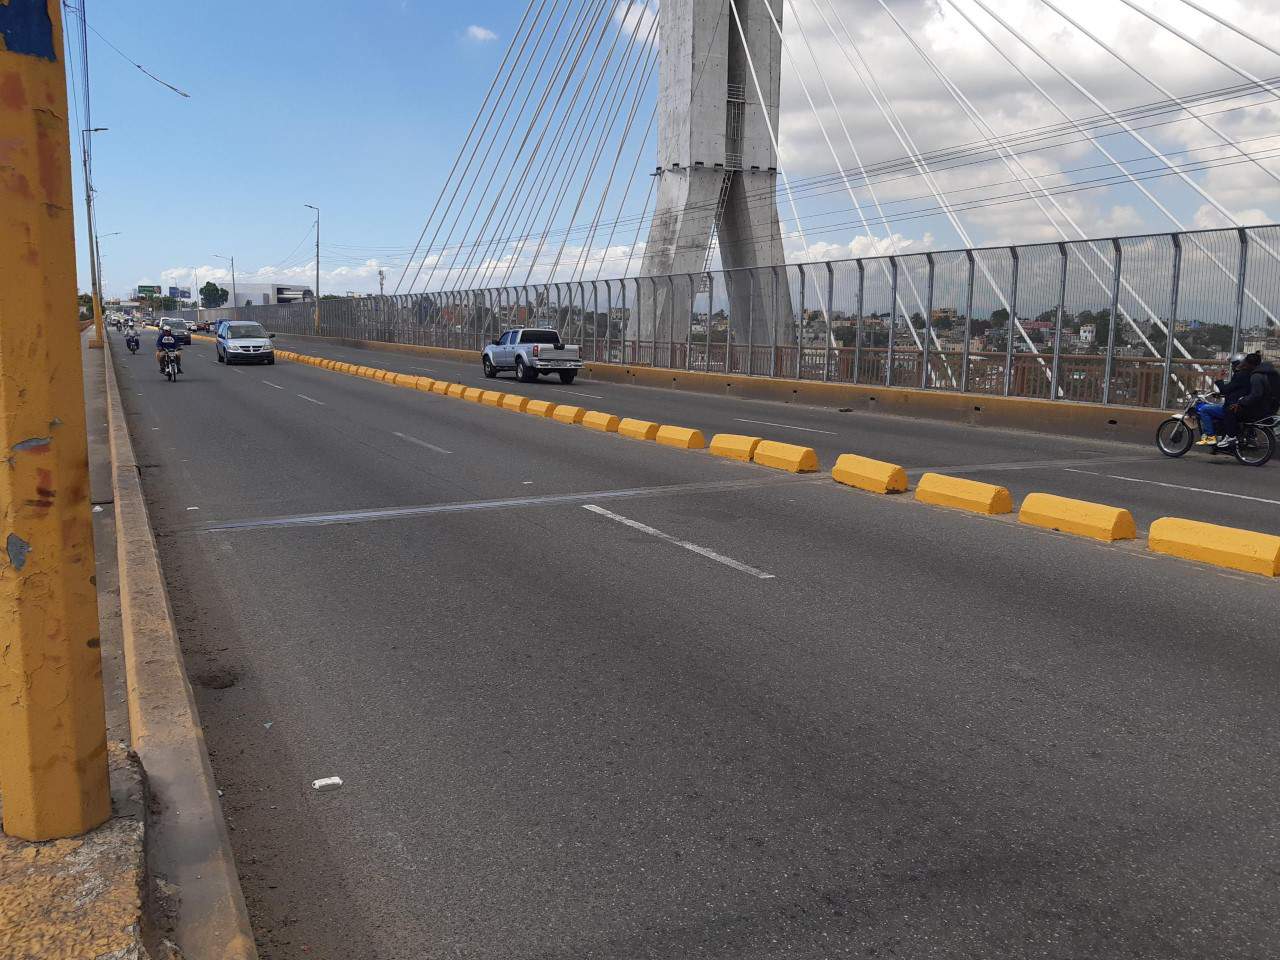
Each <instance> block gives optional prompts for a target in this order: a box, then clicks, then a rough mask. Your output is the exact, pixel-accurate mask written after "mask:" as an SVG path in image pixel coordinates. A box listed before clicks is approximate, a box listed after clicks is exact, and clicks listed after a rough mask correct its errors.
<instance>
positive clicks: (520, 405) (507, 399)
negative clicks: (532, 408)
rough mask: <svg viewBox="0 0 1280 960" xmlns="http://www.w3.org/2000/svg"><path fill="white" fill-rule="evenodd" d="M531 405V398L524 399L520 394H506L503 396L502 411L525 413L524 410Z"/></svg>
mask: <svg viewBox="0 0 1280 960" xmlns="http://www.w3.org/2000/svg"><path fill="white" fill-rule="evenodd" d="M528 405H529V398H528V397H522V396H520V394H518V393H504V394H503V395H502V409H503V410H514V411H515V412H516V413H524V408H525V407H527V406H528Z"/></svg>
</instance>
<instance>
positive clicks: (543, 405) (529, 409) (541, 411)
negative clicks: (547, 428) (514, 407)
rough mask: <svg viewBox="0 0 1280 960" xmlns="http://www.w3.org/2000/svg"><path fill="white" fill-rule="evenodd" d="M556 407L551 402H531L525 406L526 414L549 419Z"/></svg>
mask: <svg viewBox="0 0 1280 960" xmlns="http://www.w3.org/2000/svg"><path fill="white" fill-rule="evenodd" d="M555 409H556V405H555V404H554V403H552V402H551V401H550V400H530V401H529V402H528V403H527V404H525V407H524V412H525V413H529V414H532V415H533V416H535V417H549V416H551V414H552V413H554V412H555Z"/></svg>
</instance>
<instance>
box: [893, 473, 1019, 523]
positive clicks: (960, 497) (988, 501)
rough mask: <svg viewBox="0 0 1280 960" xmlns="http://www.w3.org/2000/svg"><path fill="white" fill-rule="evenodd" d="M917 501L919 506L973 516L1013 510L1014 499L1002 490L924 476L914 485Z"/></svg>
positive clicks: (942, 475) (978, 484)
mask: <svg viewBox="0 0 1280 960" xmlns="http://www.w3.org/2000/svg"><path fill="white" fill-rule="evenodd" d="M916 499H917V500H919V501H920V502H921V503H932V504H934V505H935V506H939V507H951V508H952V509H954V510H969V511H972V512H973V513H985V514H997V513H1009V512H1010V511H1012V510H1013V498H1012V497H1010V496H1009V491H1008V490H1006V489H1005V488H1004V487H998V486H996V485H995V484H994V483H980V482H979V481H977V480H965V479H964V478H962V477H948V476H945V475H944V474H941V473H926V474H925V475H924V476H923V477H921V478H920V482H919V483H917V484H916Z"/></svg>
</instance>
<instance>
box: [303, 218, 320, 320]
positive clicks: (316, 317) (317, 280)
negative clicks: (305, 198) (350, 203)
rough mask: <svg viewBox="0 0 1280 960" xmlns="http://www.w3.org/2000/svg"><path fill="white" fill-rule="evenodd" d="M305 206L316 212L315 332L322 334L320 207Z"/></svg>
mask: <svg viewBox="0 0 1280 960" xmlns="http://www.w3.org/2000/svg"><path fill="white" fill-rule="evenodd" d="M303 206H304V207H310V208H311V209H312V210H314V211H315V212H316V289H315V292H314V293H313V296H314V297H315V300H316V311H315V334H316V336H317V337H318V336H320V208H319V207H317V206H313V205H312V204H310V203H304V204H303Z"/></svg>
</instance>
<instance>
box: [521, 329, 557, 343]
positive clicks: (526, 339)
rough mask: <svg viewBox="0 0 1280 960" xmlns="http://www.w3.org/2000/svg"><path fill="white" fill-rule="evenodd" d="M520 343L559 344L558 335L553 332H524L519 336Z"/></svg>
mask: <svg viewBox="0 0 1280 960" xmlns="http://www.w3.org/2000/svg"><path fill="white" fill-rule="evenodd" d="M520 342H521V343H552V344H558V343H559V342H560V334H558V333H556V332H555V331H554V330H526V331H525V332H524V333H522V334H521V335H520Z"/></svg>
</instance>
